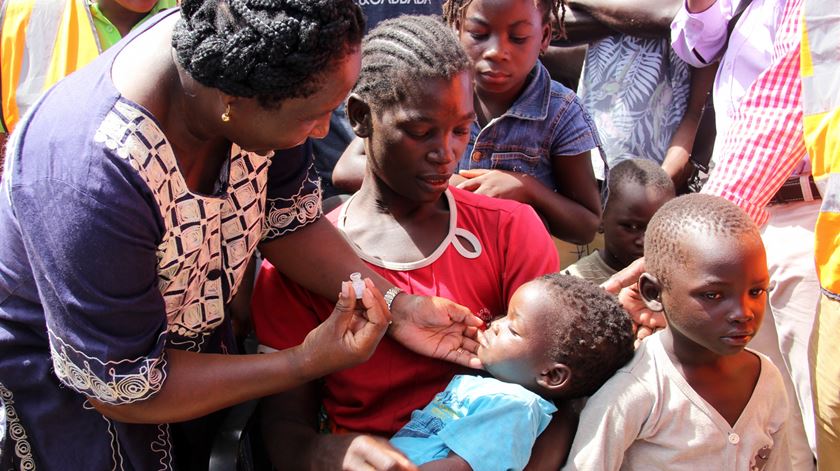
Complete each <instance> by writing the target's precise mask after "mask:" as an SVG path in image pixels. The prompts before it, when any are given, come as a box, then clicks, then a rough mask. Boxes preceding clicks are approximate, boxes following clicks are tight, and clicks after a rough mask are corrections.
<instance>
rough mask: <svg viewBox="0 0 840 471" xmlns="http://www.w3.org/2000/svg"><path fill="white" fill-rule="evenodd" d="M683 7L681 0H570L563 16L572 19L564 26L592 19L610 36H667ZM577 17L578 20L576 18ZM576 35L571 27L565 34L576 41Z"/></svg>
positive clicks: (587, 21)
mask: <svg viewBox="0 0 840 471" xmlns="http://www.w3.org/2000/svg"><path fill="white" fill-rule="evenodd" d="M703 1H705V0H703ZM682 4H683V0H638V1H630V0H569V2H568V3H567V13H566V17H567V21H568V18H569V17H570V16H571V19H572V22H567V24H568V25H570V26H575V27H576V26H578V25H576V24H575V23H577V22H581V23H582V26H587V25H588V24H591V23H592V21H591V20H589V18H588V17H591V19H592V20H594V21H596V22H597V23H599V24H600V25H601V26H602V27H603V28H606V31H612V34H614V33H623V34H629V35H632V36H642V37H668V34H669V32H670V25H671V21H672V20H673V19H674V16H675V15H676V14H677V12H678V11H679V10H680V7H681V6H682ZM569 10H571V12H570V11H569ZM581 14H582V15H581ZM579 15H580V16H581V18H578V16H579ZM596 31H597V30H595V29H594V27H592V26H589V27H588V28H587V29H585V30H584V31H582V32H583V33H585V34H586V33H588V34H590V35H591V34H592V33H593V32H596ZM577 32H578V31H576V30H575V29H574V27H573V28H570V29H567V34H568V35H569V36H570V38H572V39H573V40H575V39H576V38H575V37H574V36H573V34H574V33H577ZM604 36H606V34H605V35H604Z"/></svg>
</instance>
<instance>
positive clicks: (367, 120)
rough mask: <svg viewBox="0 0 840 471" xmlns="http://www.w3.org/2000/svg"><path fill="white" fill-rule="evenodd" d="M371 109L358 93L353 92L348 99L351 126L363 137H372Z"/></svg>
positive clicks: (348, 114)
mask: <svg viewBox="0 0 840 471" xmlns="http://www.w3.org/2000/svg"><path fill="white" fill-rule="evenodd" d="M370 114H371V110H370V105H368V104H367V103H366V102H365V101H364V100H362V98H361V97H360V96H359V95H357V94H355V93H354V94H352V95H350V97H349V98H348V99H347V119H348V120H350V126H351V127H352V128H353V132H354V133H356V135H357V136H359V137H361V138H362V139H364V138H366V137H370V131H371V115H370Z"/></svg>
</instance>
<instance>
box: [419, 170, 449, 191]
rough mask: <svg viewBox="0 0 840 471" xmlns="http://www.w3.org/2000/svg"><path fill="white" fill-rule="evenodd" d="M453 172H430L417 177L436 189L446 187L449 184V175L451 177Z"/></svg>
mask: <svg viewBox="0 0 840 471" xmlns="http://www.w3.org/2000/svg"><path fill="white" fill-rule="evenodd" d="M451 176H452V174H451V173H444V174H429V175H421V176H419V177H417V178H418V179H419V180H420V181H421V182H423V183H425V184H426V185H428V186H429V187H431V188H432V189H435V190H439V189H446V187H448V186H449V177H451Z"/></svg>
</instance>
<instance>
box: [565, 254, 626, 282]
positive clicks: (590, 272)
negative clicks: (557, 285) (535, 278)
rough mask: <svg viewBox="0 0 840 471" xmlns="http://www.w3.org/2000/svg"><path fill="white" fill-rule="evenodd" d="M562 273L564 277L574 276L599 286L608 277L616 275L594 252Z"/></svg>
mask: <svg viewBox="0 0 840 471" xmlns="http://www.w3.org/2000/svg"><path fill="white" fill-rule="evenodd" d="M562 272H563V274H564V275H572V276H576V277H578V278H583V279H584V280H588V281H591V282H593V283H595V284H596V285H600V284H601V283H603V282H605V281H607V279H609V277H611V276H613V275H614V274H615V273H616V270H613V269H612V268H610V266H609V265H607V264H606V263H605V262H604V260H603V259H602V258H601V255H600V254H599V253H598V251H597V250H596V251H594V252H592V253H591V254H589V255H587V256H585V257H583V258H582V259H580V260H578V261H577V262H575V263H573V264H571V265H569V266H568V267H566V268H565V269H564V270H562Z"/></svg>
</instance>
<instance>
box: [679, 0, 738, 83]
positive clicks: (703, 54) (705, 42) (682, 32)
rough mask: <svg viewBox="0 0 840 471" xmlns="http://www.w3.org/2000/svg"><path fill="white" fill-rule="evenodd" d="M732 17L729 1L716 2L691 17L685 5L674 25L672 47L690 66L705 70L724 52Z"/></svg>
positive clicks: (684, 4)
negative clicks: (704, 68)
mask: <svg viewBox="0 0 840 471" xmlns="http://www.w3.org/2000/svg"><path fill="white" fill-rule="evenodd" d="M731 17H732V5H731V2H730V1H727V0H717V1H716V2H715V3H713V4H712V5H711V6H710V7H709V8H707V9H706V10H704V11H701V12H698V13H690V12H689V11H688V7H687V5H686V3H683V6H682V8H680V11H679V12H678V13H677V15H676V16H675V17H674V20H673V22H672V23H671V47H673V48H674V52H676V53H677V55H678V56H680V59H682V60H684V61H686V62H688V63H689V64H690V65H692V66H694V67H706V66H708V65H709V64H711V63H712V62H714V61H715V60H717V59H719V58H720V56H721V55H722V54H723V53H724V52H725V51H723V47H724V45H725V44H726V27H727V25H728V24H729V19H730V18H731Z"/></svg>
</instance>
